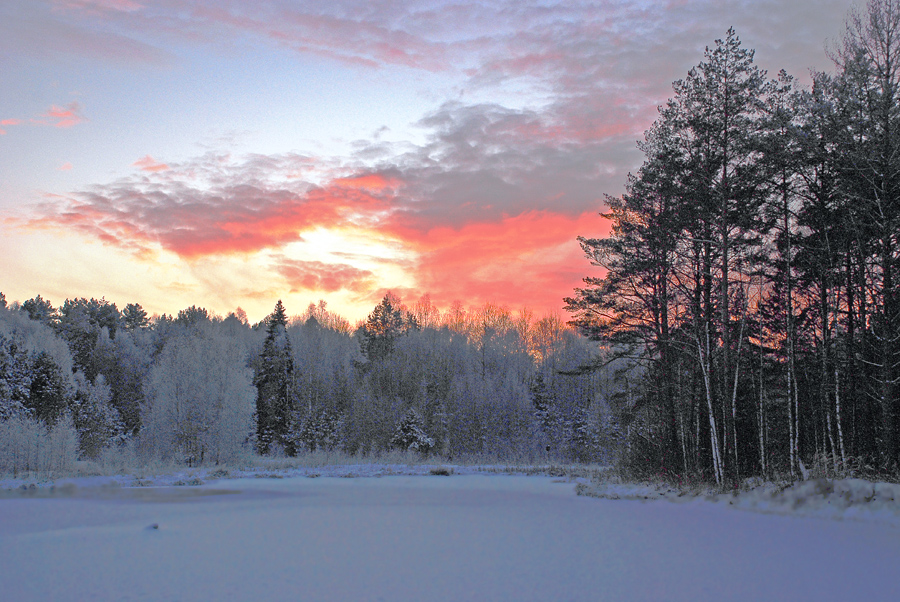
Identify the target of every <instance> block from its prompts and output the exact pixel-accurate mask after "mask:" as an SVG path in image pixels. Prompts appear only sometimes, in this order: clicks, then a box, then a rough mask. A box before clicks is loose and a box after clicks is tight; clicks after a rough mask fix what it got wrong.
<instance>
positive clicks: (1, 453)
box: [0, 415, 78, 476]
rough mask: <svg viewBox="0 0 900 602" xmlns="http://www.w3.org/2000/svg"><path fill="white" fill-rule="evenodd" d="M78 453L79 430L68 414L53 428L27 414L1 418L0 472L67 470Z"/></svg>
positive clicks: (15, 473)
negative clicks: (2, 419) (5, 418)
mask: <svg viewBox="0 0 900 602" xmlns="http://www.w3.org/2000/svg"><path fill="white" fill-rule="evenodd" d="M77 456H78V433H77V432H76V431H75V427H74V425H73V424H72V419H71V417H69V416H68V415H65V416H63V417H62V418H60V419H59V420H58V421H57V422H56V424H55V425H54V426H53V427H52V428H48V427H47V426H46V425H45V424H44V423H43V422H41V421H39V420H35V419H33V418H28V417H27V416H14V417H12V418H9V419H8V420H4V421H0V473H3V474H12V475H14V476H17V475H19V474H20V473H23V472H39V473H45V474H50V473H57V474H59V473H67V472H71V470H72V468H73V467H74V464H75V460H76V458H77Z"/></svg>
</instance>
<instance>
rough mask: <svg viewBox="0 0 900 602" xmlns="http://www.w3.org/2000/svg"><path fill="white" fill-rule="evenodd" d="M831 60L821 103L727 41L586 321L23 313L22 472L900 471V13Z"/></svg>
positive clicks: (393, 300)
mask: <svg viewBox="0 0 900 602" xmlns="http://www.w3.org/2000/svg"><path fill="white" fill-rule="evenodd" d="M829 53H830V56H831V58H832V60H833V62H834V71H833V72H812V73H811V74H810V79H811V82H812V83H811V85H809V86H802V85H800V84H799V83H798V82H797V81H796V80H795V78H794V77H792V76H791V75H790V74H788V73H786V72H784V71H782V72H780V73H778V74H777V75H776V76H775V77H774V78H771V77H769V75H768V74H767V73H766V72H765V71H763V70H762V69H760V68H759V67H758V66H757V65H756V64H755V63H754V52H753V51H752V50H750V49H747V48H745V47H743V46H742V44H741V41H740V39H739V37H738V35H737V33H736V32H735V31H734V30H733V29H729V30H728V32H727V34H726V36H725V37H724V38H723V39H721V40H716V41H715V43H714V44H713V45H712V46H710V47H708V48H707V49H706V52H705V53H704V56H703V60H702V62H700V63H699V64H698V65H697V66H696V67H694V68H693V69H691V70H690V71H689V72H688V74H687V76H686V77H685V78H684V79H681V80H678V81H676V82H674V84H673V96H672V98H670V99H669V100H668V101H667V102H666V103H665V104H664V105H663V106H661V107H660V108H659V117H658V118H657V120H656V121H655V122H654V123H653V124H652V126H651V127H650V128H649V129H648V130H647V132H646V133H645V136H644V139H643V140H642V141H641V142H639V143H638V144H639V148H640V150H641V151H642V152H643V154H644V157H645V160H644V163H643V164H642V165H641V166H640V167H639V168H638V169H637V171H636V172H635V173H633V174H631V175H629V177H628V180H627V182H626V183H625V193H624V194H622V195H621V196H607V197H606V201H605V205H606V207H605V209H604V212H603V213H602V214H601V215H602V216H603V217H604V218H605V219H606V220H608V221H609V224H610V225H611V231H610V234H609V236H607V237H605V238H591V237H582V238H580V239H579V242H580V244H581V246H582V247H583V249H584V251H585V253H586V255H587V258H588V259H589V260H590V262H591V264H593V266H594V267H595V269H594V273H597V274H599V275H597V276H590V277H587V278H585V280H584V285H583V286H581V287H580V288H577V289H575V291H574V293H573V294H572V296H571V297H568V298H566V299H565V303H566V308H567V310H568V311H569V313H570V314H571V322H569V323H568V324H567V323H565V322H564V321H563V319H561V318H559V317H558V316H556V315H552V314H551V315H547V316H544V317H542V318H539V319H535V317H534V316H533V315H532V314H531V313H530V312H528V311H526V310H522V311H519V312H518V313H516V314H514V313H513V312H512V311H511V310H510V309H508V308H505V307H498V306H495V305H491V304H484V305H482V306H474V307H469V308H464V307H463V305H462V304H461V303H456V304H454V305H453V306H452V307H451V308H449V309H447V310H445V311H440V310H439V308H437V307H435V306H434V305H433V304H432V303H431V301H430V299H429V297H428V296H427V295H423V296H422V297H421V298H420V299H419V300H418V301H416V302H415V303H412V304H411V305H409V306H408V305H405V304H404V303H403V302H402V300H401V299H400V298H398V297H397V296H395V295H393V294H388V295H386V296H385V297H384V298H383V299H382V300H381V301H380V303H379V304H378V305H377V306H376V307H374V308H373V310H372V312H371V313H370V314H369V316H368V318H367V319H366V320H364V321H362V322H360V323H359V324H357V325H356V326H353V327H352V326H351V325H350V323H349V322H348V321H347V320H345V319H343V318H342V317H340V316H338V315H335V314H333V313H331V312H329V311H328V309H327V305H326V304H325V303H324V302H320V303H319V304H311V305H310V306H309V307H308V308H307V309H306V310H305V311H304V312H303V313H301V314H299V315H295V316H288V314H287V310H286V309H285V307H284V306H283V305H282V303H281V301H278V302H277V303H276V304H275V306H274V309H273V311H272V313H271V314H270V315H269V316H267V317H266V318H265V319H263V320H262V321H260V322H259V323H257V324H253V325H251V324H250V323H249V322H248V320H247V318H246V315H244V313H243V312H242V311H240V310H236V311H235V312H233V313H231V314H229V315H227V316H226V317H224V318H223V317H221V316H217V315H214V314H212V313H210V312H207V311H206V310H205V309H203V308H201V307H196V306H192V307H189V308H186V309H184V310H182V311H180V312H178V313H177V315H175V316H169V315H162V316H154V317H152V318H151V317H149V316H148V315H147V313H146V312H145V311H144V310H143V309H142V308H141V306H140V305H139V304H136V303H133V304H129V305H126V306H125V308H124V309H122V310H121V311H120V310H119V309H118V308H117V307H116V305H115V304H113V303H110V302H108V301H106V300H105V299H100V300H97V299H84V298H75V299H67V300H66V301H65V302H64V303H63V304H62V305H61V306H60V307H53V306H52V305H51V304H50V303H49V302H48V301H46V300H44V299H42V298H41V297H40V295H38V296H36V297H34V298H32V299H28V300H26V301H23V302H21V303H19V302H10V303H7V301H6V299H5V297H3V295H2V293H0V472H9V473H17V472H20V471H29V470H45V471H46V470H63V471H64V470H69V469H71V466H72V464H73V462H74V461H75V460H76V459H97V458H102V457H110V456H116V455H118V456H127V457H130V458H136V459H138V460H140V459H145V460H146V459H161V460H165V461H170V462H176V463H184V464H187V465H197V464H219V463H228V462H233V461H236V460H237V459H240V458H243V457H246V456H247V455H248V454H250V455H252V454H260V455H271V456H294V455H298V454H303V453H306V452H312V451H317V450H340V451H341V452H343V453H347V454H351V455H357V456H367V455H370V454H377V453H380V452H383V451H386V450H392V449H393V450H401V451H405V452H408V453H412V454H418V455H419V456H421V457H426V456H433V457H439V458H441V459H443V460H446V461H451V462H452V461H467V460H479V459H480V460H484V459H491V460H503V461H522V462H544V463H546V462H569V463H571V462H583V463H601V464H609V463H615V464H616V465H617V466H619V468H620V469H621V470H622V471H623V472H624V473H625V474H627V475H630V477H632V478H648V477H657V478H665V479H672V480H677V481H682V480H684V479H697V480H703V481H706V482H714V483H717V484H719V485H722V484H725V483H737V482H739V481H740V480H742V479H746V478H748V477H751V476H761V477H764V478H775V477H778V476H785V475H786V476H789V477H790V478H805V477H806V476H807V475H808V474H809V472H810V471H811V470H815V471H819V472H824V473H829V472H831V473H834V474H858V475H865V474H875V473H878V474H882V475H883V474H889V473H892V474H895V475H896V474H897V469H898V460H900V288H898V283H897V279H898V277H900V275H898V274H897V273H896V271H897V267H898V259H900V11H898V8H897V6H896V4H895V3H894V2H892V1H889V0H870V2H869V3H868V4H867V5H866V6H865V7H864V8H860V9H857V10H855V11H854V12H851V14H850V15H849V17H848V19H847V21H846V26H845V31H844V34H843V37H842V38H841V39H840V40H839V41H838V42H836V43H834V44H832V46H831V47H830V49H829ZM600 225H602V224H601V223H600V220H598V230H599V229H600V228H599V226H600ZM586 268H587V266H586ZM597 268H600V269H597ZM573 285H574V283H573Z"/></svg>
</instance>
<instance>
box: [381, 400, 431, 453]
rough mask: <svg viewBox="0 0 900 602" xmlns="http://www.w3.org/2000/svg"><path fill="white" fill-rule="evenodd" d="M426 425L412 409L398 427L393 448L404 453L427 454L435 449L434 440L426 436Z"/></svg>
mask: <svg viewBox="0 0 900 602" xmlns="http://www.w3.org/2000/svg"><path fill="white" fill-rule="evenodd" d="M424 426H425V423H424V421H423V420H422V417H421V416H420V415H419V413H418V412H417V411H416V410H415V408H410V409H409V411H408V412H407V413H406V416H404V417H403V419H402V420H401V421H400V423H399V424H398V425H397V430H396V431H395V432H394V436H393V437H391V446H393V447H395V448H398V449H402V450H404V451H417V452H421V453H423V454H427V453H428V452H429V451H431V448H433V447H434V439H432V438H431V437H429V436H428V435H426V434H425V428H424Z"/></svg>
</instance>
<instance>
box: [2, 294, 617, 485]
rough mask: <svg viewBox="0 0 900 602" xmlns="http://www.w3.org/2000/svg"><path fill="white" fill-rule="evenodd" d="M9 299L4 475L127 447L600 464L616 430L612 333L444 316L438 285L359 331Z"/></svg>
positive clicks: (382, 309)
mask: <svg viewBox="0 0 900 602" xmlns="http://www.w3.org/2000/svg"><path fill="white" fill-rule="evenodd" d="M0 306H3V307H2V309H0V471H3V472H13V473H15V472H22V471H28V470H41V471H48V470H57V471H58V470H65V469H66V468H65V467H66V466H68V468H69V469H70V468H71V463H72V462H73V460H74V459H75V458H76V457H81V458H84V459H96V458H98V457H100V456H101V455H104V454H105V455H107V456H108V455H111V454H112V455H114V454H117V453H124V454H127V455H128V456H129V457H132V458H136V459H137V460H138V461H142V460H146V461H151V460H164V461H169V462H176V463H182V462H183V463H185V464H189V465H195V464H218V463H229V462H234V461H240V460H241V459H242V458H243V457H244V456H245V455H246V454H252V453H259V454H269V455H279V456H280V455H288V456H293V455H296V454H300V453H304V452H309V451H316V450H329V451H330V450H340V451H342V452H345V453H348V454H352V455H369V454H377V453H380V452H384V451H387V450H396V449H399V450H402V451H412V452H414V453H418V454H421V455H422V456H427V455H433V456H438V457H440V458H443V459H451V460H452V459H454V458H456V459H459V460H463V459H465V458H470V457H475V456H477V457H480V458H494V459H498V460H500V459H507V460H516V461H522V462H547V461H557V462H575V461H578V462H590V461H598V460H605V459H607V458H606V456H605V455H604V454H606V453H607V452H605V451H604V450H607V449H612V447H613V445H612V443H611V442H610V443H607V442H605V441H604V437H615V436H616V435H615V433H616V427H615V426H614V421H613V417H612V415H610V414H609V413H608V411H607V410H606V409H605V405H604V404H603V403H601V400H602V399H603V396H602V395H601V389H602V387H603V386H605V385H604V384H603V383H601V382H600V381H599V378H600V375H601V373H600V372H596V371H588V372H583V373H582V372H579V371H578V369H579V368H580V367H582V366H585V365H590V364H591V363H592V362H593V361H594V358H595V355H596V349H595V348H596V345H595V344H593V343H591V342H590V341H588V340H587V339H586V338H584V337H582V336H580V335H579V334H577V333H576V332H575V331H574V330H573V329H572V328H570V327H567V326H566V325H565V324H564V323H563V322H562V321H561V320H560V319H559V317H557V316H555V315H548V316H546V317H544V318H541V319H533V318H532V316H531V315H530V314H529V313H528V312H519V314H518V315H516V316H514V315H513V314H512V313H511V312H510V311H509V310H508V309H505V308H500V307H496V306H493V305H490V304H488V305H484V306H482V307H480V308H472V309H470V310H468V311H466V310H465V309H463V308H462V307H461V306H459V305H455V306H454V307H453V308H451V310H449V311H447V312H445V313H443V314H440V312H438V311H437V309H436V308H435V307H434V306H433V305H431V304H430V302H429V301H428V298H427V296H426V297H424V298H423V299H422V300H420V302H419V303H417V304H416V305H415V307H413V308H412V309H409V308H407V307H406V306H404V305H402V303H401V301H400V299H399V298H397V297H395V296H394V295H391V294H388V295H387V296H385V297H384V299H383V300H382V301H381V302H380V303H379V304H378V305H377V306H376V307H375V308H374V309H373V311H372V312H371V314H370V315H369V317H368V319H367V320H366V321H365V322H364V323H362V324H361V325H360V326H359V327H358V328H356V329H355V330H353V329H351V327H350V325H349V323H348V322H347V321H346V320H344V319H343V318H341V317H339V316H336V315H334V314H332V313H330V312H329V311H328V310H327V307H326V306H325V304H324V303H320V304H319V305H314V304H311V305H310V306H309V307H308V308H307V310H306V312H305V313H304V314H302V315H300V316H296V317H294V318H288V316H287V313H286V310H285V308H284V306H283V305H282V303H281V302H280V301H279V302H278V303H277V304H276V306H275V308H274V311H273V312H272V313H271V314H270V315H269V316H267V317H266V318H265V319H264V320H262V321H261V322H260V323H258V324H255V325H252V326H251V325H250V324H248V323H247V321H246V318H244V317H242V316H241V315H239V314H240V312H238V313H232V314H229V315H228V316H227V317H225V318H221V317H216V316H211V315H209V314H208V313H207V311H206V310H204V309H202V308H197V307H190V308H187V309H185V310H182V311H180V312H178V314H177V316H175V317H170V316H166V315H163V316H158V317H156V318H154V319H152V320H151V319H149V318H148V316H147V314H146V312H145V311H143V309H142V308H141V307H140V306H139V305H137V304H129V305H127V306H126V307H125V309H124V310H123V311H121V312H120V311H119V310H118V309H117V307H116V306H115V304H112V303H109V302H107V301H105V300H103V299H101V300H96V299H90V300H88V299H70V300H66V301H65V302H64V303H63V305H62V306H61V307H59V308H54V307H52V305H51V304H50V303H49V302H47V301H46V300H44V299H42V298H41V297H40V296H37V297H34V298H33V299H29V300H27V301H25V302H23V303H21V304H12V305H11V306H9V307H6V302H5V300H3V299H2V298H0ZM569 372H571V373H569ZM607 384H608V383H607ZM51 443H52V444H51ZM60 463H62V464H60ZM64 465H65V466H64Z"/></svg>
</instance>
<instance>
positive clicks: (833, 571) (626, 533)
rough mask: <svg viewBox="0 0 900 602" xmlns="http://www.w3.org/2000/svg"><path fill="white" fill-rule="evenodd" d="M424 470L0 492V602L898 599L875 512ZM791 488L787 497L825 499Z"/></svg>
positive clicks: (361, 469) (206, 476)
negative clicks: (603, 491)
mask: <svg viewBox="0 0 900 602" xmlns="http://www.w3.org/2000/svg"><path fill="white" fill-rule="evenodd" d="M429 471H430V468H429V467H427V466H423V467H401V466H384V465H381V466H377V465H376V466H372V465H369V466H366V465H360V466H343V467H328V468H325V469H322V470H319V471H318V472H317V471H312V470H307V471H303V472H302V473H301V472H298V471H294V472H289V471H288V472H281V473H278V472H272V473H262V474H260V473H259V472H248V473H234V472H232V473H231V474H230V476H241V477H249V476H253V475H256V476H266V477H267V478H223V479H219V480H216V479H215V478H214V477H213V476H212V475H214V474H215V473H214V472H212V471H192V472H187V471H186V472H185V473H183V474H179V475H170V476H167V477H154V478H152V479H142V480H139V481H137V480H135V479H133V478H130V477H116V478H108V477H107V478H101V477H93V478H82V479H69V480H65V481H58V482H57V483H55V485H54V486H53V487H52V488H51V487H49V486H46V485H45V486H37V487H36V488H34V489H32V490H29V489H28V488H27V487H26V490H25V491H18V490H16V491H15V492H7V493H6V494H5V495H0V598H2V599H4V600H17V601H18V600H23V601H28V600H41V601H44V600H265V599H287V600H818V601H822V600H900V573H898V567H900V527H898V524H897V523H895V522H893V521H892V520H888V519H889V518H890V516H892V515H891V513H890V512H887V511H885V512H882V513H880V514H879V513H877V512H876V513H875V517H876V518H878V517H881V518H885V520H874V519H873V520H846V519H847V518H856V517H855V516H854V515H853V513H850V514H849V515H848V514H847V513H846V510H848V509H851V510H852V509H853V508H858V507H860V506H861V504H853V503H848V504H847V505H846V507H845V508H844V511H843V513H837V512H835V511H834V509H833V508H830V507H829V506H828V504H819V506H818V508H819V510H818V511H816V510H813V509H811V508H812V506H809V507H808V508H807V510H806V514H807V515H803V514H799V515H798V514H797V513H796V512H793V513H792V514H791V515H784V512H787V510H785V509H784V508H781V506H780V505H779V504H781V502H777V503H776V502H772V503H771V504H769V506H767V505H766V504H763V503H761V502H760V503H757V504H756V507H757V508H761V509H763V510H765V511H766V512H768V513H760V512H748V511H741V510H735V509H734V507H733V505H734V504H729V503H726V500H725V498H724V497H723V498H722V499H719V498H715V499H711V500H707V499H705V498H704V497H695V498H692V499H690V501H687V502H685V503H668V502H667V501H653V502H652V503H640V502H635V501H633V500H627V499H619V500H615V499H598V498H596V497H589V496H578V495H576V494H575V488H576V483H575V482H573V481H572V480H569V479H563V478H554V477H547V476H522V475H504V474H478V471H477V470H475V469H460V468H456V469H455V472H454V474H453V475H452V476H450V477H447V476H432V475H429ZM320 473H321V474H322V475H323V476H322V478H309V476H313V475H317V474H320ZM285 475H287V476H285ZM303 475H308V476H303ZM379 475H381V476H380V478H379ZM341 476H345V477H353V478H340V477H341ZM274 477H283V478H274ZM176 483H182V485H176ZM197 483H201V484H197ZM811 483H812V484H801V486H805V487H807V488H809V490H808V491H806V493H802V492H801V493H797V494H796V495H794V494H793V493H789V494H787V495H788V498H790V499H792V500H793V499H801V498H803V497H804V496H805V497H806V498H808V499H812V500H815V499H818V498H817V497H816V496H819V497H822V498H823V499H824V498H828V497H833V495H832V494H833V491H831V492H826V493H823V492H822V491H821V487H822V486H821V484H820V485H815V482H811ZM864 483H866V482H865V481H862V482H859V483H851V484H849V485H847V488H849V489H850V490H852V491H853V492H854V493H851V494H849V497H848V499H849V498H850V497H853V496H854V495H857V494H859V495H862V499H863V500H865V498H866V497H867V496H865V495H863V493H864V492H865V488H866V486H867V485H864ZM11 484H14V483H11V482H6V483H0V487H4V486H6V487H7V488H8V486H9V485H11ZM135 484H140V485H142V486H134V485H135ZM578 486H579V487H580V488H581V489H582V490H583V491H582V492H586V491H585V490H586V488H593V489H594V492H595V493H596V488H597V487H598V486H597V485H589V484H587V482H586V481H583V480H582V481H581V482H580V483H578ZM868 486H871V487H872V491H873V492H874V486H872V484H871V483H869V484H868ZM611 487H618V489H617V490H616V491H617V492H618V493H616V492H615V491H614V492H613V493H616V495H619V493H622V494H625V495H619V497H629V494H628V493H627V491H631V492H632V493H634V495H631V496H630V497H637V498H639V499H643V497H648V498H650V499H655V498H660V497H667V496H665V495H663V496H660V495H659V489H658V488H657V489H656V490H655V494H654V495H651V496H643V495H639V494H637V493H635V491H637V490H638V489H637V488H636V486H630V487H632V489H630V490H629V489H628V487H629V486H624V485H620V486H611ZM816 487H819V490H817V489H816ZM840 487H843V485H840V486H838V487H836V488H837V489H840ZM892 487H893V486H887V485H885V487H883V488H886V489H887V490H890V491H894V490H893V489H892ZM825 488H826V489H827V487H825ZM833 489H835V487H833ZM651 491H652V490H651V489H650V488H648V489H645V490H644V492H651ZM785 491H786V490H785ZM841 491H843V490H841ZM607 493H609V491H607ZM767 495H769V494H766V493H764V492H763V493H759V494H758V496H759V499H760V500H763V501H766V503H767V504H768V502H771V501H772V499H774V498H771V499H770V498H766V496H767ZM781 495H782V497H784V495H783V492H781ZM841 495H843V494H841ZM669 497H672V496H669ZM752 497H753V496H752V495H751V496H750V497H748V498H747V500H746V501H745V502H741V503H739V504H737V505H739V506H740V505H741V504H743V505H744V506H745V507H754V504H753V503H751V502H750V501H749V500H750V499H751V498H752ZM770 497H771V496H770ZM732 498H733V499H732V502H733V501H734V500H735V499H739V497H738V498H734V497H733V496H732ZM884 498H885V499H884V500H883V505H884V506H885V507H889V506H890V503H889V501H888V500H887V493H885V494H884ZM680 499H682V500H683V499H684V498H680ZM873 499H875V498H874V497H872V496H869V501H868V502H864V503H871V502H872V501H873ZM896 499H897V498H896V497H895V498H894V500H895V501H894V504H896ZM782 501H783V500H782ZM792 504H793V502H790V503H786V506H791V505H792ZM806 505H807V504H806V503H805V502H804V503H802V504H799V505H798V506H796V508H801V507H803V506H806ZM770 506H771V507H770ZM773 507H777V508H781V510H779V512H782V513H781V514H778V513H772V508H773ZM822 509H825V510H827V511H822ZM882 510H883V509H882ZM823 517H824V518H823ZM836 518H839V519H841V520H835V519H836Z"/></svg>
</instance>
